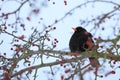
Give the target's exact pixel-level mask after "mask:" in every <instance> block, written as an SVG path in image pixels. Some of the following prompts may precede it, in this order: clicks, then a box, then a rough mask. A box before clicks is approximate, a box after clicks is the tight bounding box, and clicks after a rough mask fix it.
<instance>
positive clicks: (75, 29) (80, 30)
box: [72, 26, 86, 32]
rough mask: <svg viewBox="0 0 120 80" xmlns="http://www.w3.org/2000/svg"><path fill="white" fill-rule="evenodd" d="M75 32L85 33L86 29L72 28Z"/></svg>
mask: <svg viewBox="0 0 120 80" xmlns="http://www.w3.org/2000/svg"><path fill="white" fill-rule="evenodd" d="M72 29H73V30H74V31H75V32H85V31H86V29H84V28H82V27H80V26H78V27H76V28H72Z"/></svg>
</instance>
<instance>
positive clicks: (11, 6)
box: [0, 0, 120, 80]
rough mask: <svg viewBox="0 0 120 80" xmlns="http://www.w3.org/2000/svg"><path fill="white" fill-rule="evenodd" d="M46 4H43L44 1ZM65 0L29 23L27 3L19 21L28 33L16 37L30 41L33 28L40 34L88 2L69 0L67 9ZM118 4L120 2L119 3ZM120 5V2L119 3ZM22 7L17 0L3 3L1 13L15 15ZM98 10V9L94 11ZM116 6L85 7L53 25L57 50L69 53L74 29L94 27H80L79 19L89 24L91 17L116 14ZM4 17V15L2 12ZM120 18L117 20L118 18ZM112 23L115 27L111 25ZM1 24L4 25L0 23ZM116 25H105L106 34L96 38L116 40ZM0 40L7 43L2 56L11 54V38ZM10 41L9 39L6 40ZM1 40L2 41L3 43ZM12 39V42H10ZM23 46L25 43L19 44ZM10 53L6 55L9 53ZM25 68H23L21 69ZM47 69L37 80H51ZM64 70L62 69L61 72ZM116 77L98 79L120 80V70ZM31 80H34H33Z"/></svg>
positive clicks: (49, 6)
mask: <svg viewBox="0 0 120 80" xmlns="http://www.w3.org/2000/svg"><path fill="white" fill-rule="evenodd" d="M42 1H43V0H42ZM63 1H64V0H50V1H48V3H46V4H47V6H46V7H42V8H41V9H40V14H38V15H34V14H33V15H32V16H31V21H26V17H27V16H29V15H30V10H29V6H28V3H26V5H24V7H23V8H22V9H21V12H20V17H23V22H24V23H25V24H26V25H27V26H26V27H27V30H26V31H25V32H24V31H23V30H22V28H20V27H17V29H18V30H19V32H18V33H17V35H19V34H25V37H26V38H28V37H29V36H30V34H31V33H32V31H31V28H32V27H34V28H37V29H38V30H40V31H41V28H43V27H42V25H45V26H48V25H51V24H52V23H54V21H55V20H56V19H57V20H59V19H60V18H61V17H63V16H64V15H65V13H67V12H68V11H69V10H71V9H72V8H74V7H76V6H77V5H79V4H81V3H84V2H85V1H87V0H67V5H66V6H65V5H64V2H63ZM116 1H119V0H116ZM53 2H55V4H54V5H53ZM119 2H120V1H119ZM18 5H19V3H17V2H15V1H14V0H12V1H9V2H6V3H4V4H1V3H0V7H2V11H3V12H9V11H10V12H12V11H14V10H15V9H16V8H17V7H18ZM36 5H37V6H36V8H39V7H41V6H40V3H39V1H38V2H37V3H36ZM94 6H95V8H93V7H94ZM113 7H114V6H113V5H108V4H103V3H97V4H95V5H94V4H89V5H87V7H86V6H82V7H81V8H78V9H75V10H74V11H72V15H68V16H66V18H65V19H63V20H62V21H60V22H59V23H57V24H55V25H53V26H55V27H56V30H55V31H52V32H50V33H51V36H52V37H53V38H57V39H58V40H59V43H58V44H57V47H56V50H63V49H67V50H69V46H68V44H69V39H70V37H71V35H72V34H73V31H72V29H71V28H72V27H77V26H79V25H80V26H84V27H85V28H86V29H87V30H88V31H90V30H91V28H92V27H93V25H89V26H85V25H81V24H80V21H79V20H80V19H85V20H86V19H88V20H90V19H91V18H92V17H91V15H93V17H95V16H97V15H100V14H101V13H105V12H107V11H110V10H113V9H112V8H113ZM0 14H1V12H0ZM116 17H117V16H116ZM14 18H15V17H14V16H11V17H10V18H9V19H10V20H9V21H8V23H12V22H14ZM40 18H43V20H40ZM38 22H40V23H41V24H39V23H38ZM111 22H112V23H111ZM0 23H1V22H0ZM115 24H116V23H115V22H114V21H112V20H107V21H106V24H103V27H105V30H104V31H103V32H101V31H102V30H98V31H97V33H96V34H95V35H94V37H98V36H99V35H101V36H102V38H103V39H107V38H108V37H109V36H110V38H113V37H114V36H113V34H112V32H113V29H112V27H113V26H114V25H115ZM117 27H118V28H119V26H116V28H117ZM8 31H11V28H8ZM91 33H92V34H93V33H94V30H93V31H91ZM0 37H1V39H3V40H4V41H5V43H3V44H4V45H2V46H0V49H1V51H0V53H3V52H7V53H10V52H11V50H10V47H11V44H9V43H10V41H11V39H12V38H11V37H9V36H7V35H4V34H2V35H0ZM6 37H7V38H6ZM1 39H0V40H1ZM8 39H9V41H8ZM20 43H22V42H20ZM6 50H7V51H6ZM10 55H11V54H8V56H10ZM45 61H46V62H48V61H54V59H53V58H49V59H46V58H45ZM105 66H106V67H105V68H104V69H105V72H107V71H109V69H110V68H109V67H107V65H106V64H105ZM21 68H22V67H21ZM46 69H48V68H42V69H40V71H39V73H38V75H40V77H39V76H38V78H37V80H48V79H47V78H46V75H47V74H46V75H45V74H43V71H45V70H46ZM61 70H62V69H61ZM100 71H101V72H100V74H104V73H105V72H104V70H102V68H101V70H100ZM116 73H117V74H115V75H110V76H108V77H104V78H98V80H116V79H118V78H120V76H119V74H118V73H120V69H116ZM60 74H62V73H60V72H58V73H57V75H56V76H54V78H53V79H54V80H60V78H58V77H59V75H60ZM92 76H94V74H93V72H92V71H91V72H89V73H87V74H86V75H85V77H86V78H85V80H93V79H94V78H93V77H92ZM56 78H57V79H56ZM31 80H32V78H31Z"/></svg>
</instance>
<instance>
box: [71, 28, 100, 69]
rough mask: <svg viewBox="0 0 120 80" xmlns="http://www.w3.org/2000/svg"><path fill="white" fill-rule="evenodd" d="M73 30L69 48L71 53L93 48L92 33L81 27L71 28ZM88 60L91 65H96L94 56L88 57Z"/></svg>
mask: <svg viewBox="0 0 120 80" xmlns="http://www.w3.org/2000/svg"><path fill="white" fill-rule="evenodd" d="M72 29H73V30H74V31H75V32H74V33H73V35H72V37H71V39H70V42H69V48H70V50H71V52H73V53H80V52H85V51H86V50H92V49H93V48H94V42H93V40H92V34H91V33H89V32H87V30H86V29H84V28H82V27H77V28H72ZM89 61H90V64H91V66H92V67H98V66H99V62H98V60H97V59H96V58H95V57H89Z"/></svg>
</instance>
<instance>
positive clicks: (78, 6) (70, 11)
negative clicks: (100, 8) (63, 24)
mask: <svg viewBox="0 0 120 80" xmlns="http://www.w3.org/2000/svg"><path fill="white" fill-rule="evenodd" d="M97 2H102V3H109V4H113V5H116V6H117V7H118V8H116V9H114V10H113V11H111V12H108V13H106V15H109V14H110V13H113V12H115V11H117V10H119V8H120V4H118V3H115V2H113V1H104V0H93V1H86V2H85V3H82V4H80V5H77V6H76V7H74V8H72V9H71V10H69V11H68V12H67V13H66V14H65V15H64V16H63V17H61V18H60V19H58V20H57V21H55V22H54V23H52V24H51V25H50V26H53V25H54V24H56V23H58V22H60V21H62V20H63V19H64V18H66V17H67V16H68V15H71V14H72V12H73V11H74V10H76V9H78V8H81V7H82V6H84V5H87V4H90V3H97Z"/></svg>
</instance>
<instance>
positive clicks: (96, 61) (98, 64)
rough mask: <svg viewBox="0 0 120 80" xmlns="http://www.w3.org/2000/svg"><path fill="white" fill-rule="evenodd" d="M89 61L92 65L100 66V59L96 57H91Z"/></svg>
mask: <svg viewBox="0 0 120 80" xmlns="http://www.w3.org/2000/svg"><path fill="white" fill-rule="evenodd" d="M89 61H90V64H91V66H92V67H96V68H98V67H99V66H100V63H99V61H98V59H96V58H95V57H89Z"/></svg>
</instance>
